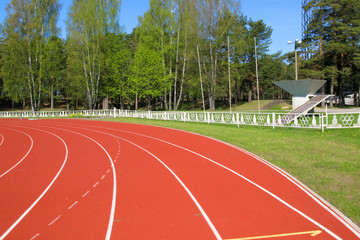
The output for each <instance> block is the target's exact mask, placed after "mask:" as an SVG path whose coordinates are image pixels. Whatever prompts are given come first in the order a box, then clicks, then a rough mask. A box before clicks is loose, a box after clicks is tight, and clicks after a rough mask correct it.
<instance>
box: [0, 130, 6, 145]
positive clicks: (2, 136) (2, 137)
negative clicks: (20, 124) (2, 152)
mask: <svg viewBox="0 0 360 240" xmlns="http://www.w3.org/2000/svg"><path fill="white" fill-rule="evenodd" d="M0 137H1V142H0V146H1V145H2V144H3V142H4V140H5V138H4V135H2V134H1V133H0Z"/></svg>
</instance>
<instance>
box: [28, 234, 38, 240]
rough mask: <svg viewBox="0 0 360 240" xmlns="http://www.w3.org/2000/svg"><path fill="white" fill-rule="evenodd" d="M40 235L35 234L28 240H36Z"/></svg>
mask: <svg viewBox="0 0 360 240" xmlns="http://www.w3.org/2000/svg"><path fill="white" fill-rule="evenodd" d="M39 235H40V233H37V234H35V235H34V236H33V237H32V238H30V240H34V239H35V238H37V237H38V236H39Z"/></svg>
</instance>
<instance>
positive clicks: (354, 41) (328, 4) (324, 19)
mask: <svg viewBox="0 0 360 240" xmlns="http://www.w3.org/2000/svg"><path fill="white" fill-rule="evenodd" d="M306 10H308V11H310V12H311V21H310V23H309V25H308V29H307V31H306V33H307V37H306V38H305V39H304V40H305V41H304V42H305V44H306V46H309V47H310V49H311V52H312V56H311V59H310V60H308V61H307V62H306V63H305V66H304V67H306V69H311V70H317V71H320V72H322V74H319V77H320V78H324V79H325V80H328V82H329V84H328V85H329V88H330V93H331V94H336V95H338V96H339V97H340V105H344V97H345V91H349V90H351V91H353V92H355V100H356V102H357V104H359V103H360V101H359V83H360V80H359V77H358V76H359V70H360V68H359V65H358V64H357V56H358V54H359V53H360V45H359V41H360V21H359V14H360V3H359V1H358V0H343V1H337V0H316V1H315V0H312V1H309V2H308V4H307V6H306ZM304 72H305V73H308V71H304Z"/></svg>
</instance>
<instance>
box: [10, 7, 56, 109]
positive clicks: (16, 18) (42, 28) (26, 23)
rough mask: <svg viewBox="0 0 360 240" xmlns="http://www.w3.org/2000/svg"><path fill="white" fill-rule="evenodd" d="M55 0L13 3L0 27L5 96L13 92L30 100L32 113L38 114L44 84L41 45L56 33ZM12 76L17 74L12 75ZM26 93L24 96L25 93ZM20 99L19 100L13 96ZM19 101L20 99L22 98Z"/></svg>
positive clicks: (42, 49) (42, 46)
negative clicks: (3, 46) (4, 48)
mask: <svg viewBox="0 0 360 240" xmlns="http://www.w3.org/2000/svg"><path fill="white" fill-rule="evenodd" d="M59 9H60V5H59V3H58V0H32V1H30V0H12V1H11V2H10V3H9V4H8V5H7V7H6V12H7V17H6V20H5V24H4V26H3V33H4V37H5V40H4V43H5V45H6V51H7V53H8V54H7V55H6V58H7V59H6V60H5V61H8V62H9V64H5V65H4V67H3V71H4V72H5V75H6V77H5V78H4V81H5V82H4V84H5V85H6V87H5V88H6V89H7V92H8V93H9V94H10V95H11V96H12V97H14V95H13V93H11V92H12V91H13V90H14V89H13V88H12V86H11V85H12V84H14V85H15V88H17V90H18V91H19V92H21V95H23V96H26V97H27V98H29V100H30V106H31V109H32V111H33V112H34V111H39V109H40V104H41V97H42V90H43V89H42V88H43V81H44V45H45V43H46V41H47V40H48V39H49V37H50V36H54V35H56V34H57V32H58V28H57V27H56V20H57V16H58V13H59ZM12 73H16V74H15V75H13V74H12ZM25 92H26V93H25ZM15 97H16V98H17V97H20V96H15ZM21 97H22V96H21Z"/></svg>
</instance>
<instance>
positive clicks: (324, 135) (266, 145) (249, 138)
mask: <svg viewBox="0 0 360 240" xmlns="http://www.w3.org/2000/svg"><path fill="white" fill-rule="evenodd" d="M111 121H120V122H129V123H139V124H149V125H156V126H163V127H170V128H176V129H181V130H185V131H190V132H195V133H199V134H202V135H206V136H210V137H213V138H217V139H219V140H222V141H225V142H228V143H231V144H233V145H236V146H239V147H241V148H243V149H246V150H248V151H250V152H252V153H254V154H256V155H258V156H259V157H261V158H264V159H266V160H267V161H269V162H271V163H273V164H275V165H277V166H278V167H280V168H282V169H284V170H285V171H287V172H288V173H290V174H291V175H293V176H294V177H296V178H297V179H299V180H300V181H301V182H303V183H304V184H305V185H307V186H308V187H310V188H311V189H312V190H314V191H315V192H316V193H318V194H319V195H320V196H322V197H323V198H324V199H326V200H327V201H328V202H330V203H331V204H332V205H334V206H335V207H336V208H338V209H339V210H340V211H341V212H343V213H344V214H345V215H346V216H347V217H349V218H350V219H351V220H352V221H354V222H355V224H357V225H358V226H359V225H360V129H339V130H326V131H325V132H321V130H313V129H292V128H276V129H272V128H266V127H254V126H240V127H237V126H235V125H220V124H210V125H208V124H204V123H188V122H186V123H184V122H175V121H156V120H143V119H129V118H118V119H116V120H114V119H111Z"/></svg>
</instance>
